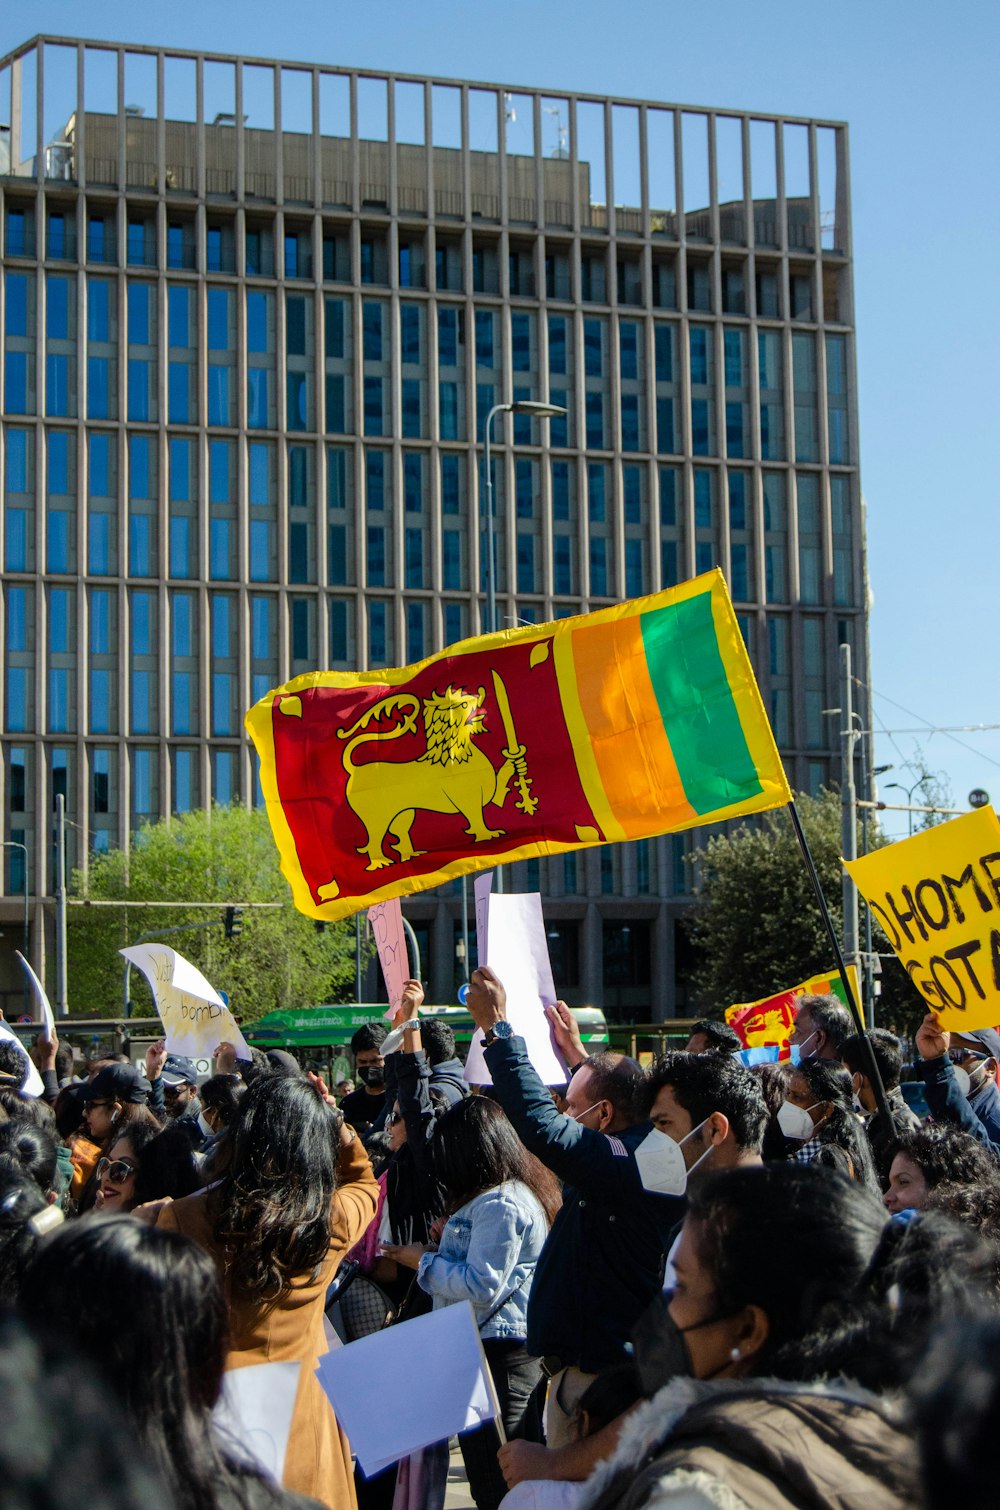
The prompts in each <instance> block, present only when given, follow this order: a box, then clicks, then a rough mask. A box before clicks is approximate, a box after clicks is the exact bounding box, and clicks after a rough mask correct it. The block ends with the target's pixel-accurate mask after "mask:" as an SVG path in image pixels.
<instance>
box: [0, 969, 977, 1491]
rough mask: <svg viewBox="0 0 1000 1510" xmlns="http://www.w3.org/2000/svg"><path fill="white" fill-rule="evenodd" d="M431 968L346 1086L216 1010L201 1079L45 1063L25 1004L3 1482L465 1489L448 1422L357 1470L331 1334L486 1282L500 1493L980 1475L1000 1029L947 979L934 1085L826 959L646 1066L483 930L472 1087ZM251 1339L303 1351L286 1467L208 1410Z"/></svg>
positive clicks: (487, 1485)
mask: <svg viewBox="0 0 1000 1510" xmlns="http://www.w3.org/2000/svg"><path fill="white" fill-rule="evenodd" d="M422 999H423V998H422V990H421V987H420V985H419V983H418V982H415V981H411V982H408V983H407V985H406V987H405V990H404V994H403V1002H402V1006H401V1007H400V1009H399V1012H398V1013H397V1015H396V1021H395V1023H394V1024H393V1025H392V1029H391V1032H390V1031H389V1030H387V1028H386V1027H385V1026H383V1025H382V1024H379V1023H370V1024H367V1025H366V1026H364V1027H362V1028H360V1029H359V1030H358V1032H357V1033H355V1035H354V1038H353V1040H352V1044H351V1050H352V1069H353V1076H354V1082H353V1083H352V1082H351V1081H350V1080H349V1078H348V1076H347V1075H346V1074H344V1075H339V1076H338V1078H337V1082H336V1084H335V1085H334V1086H333V1088H332V1089H331V1088H330V1086H329V1085H328V1084H327V1082H326V1080H325V1079H324V1078H323V1076H322V1075H321V1074H320V1073H318V1072H317V1071H316V1070H315V1069H308V1068H306V1067H304V1066H302V1065H301V1064H300V1063H299V1061H298V1060H297V1059H296V1058H295V1056H293V1055H292V1054H289V1053H286V1052H283V1051H280V1050H271V1051H270V1052H269V1053H267V1054H262V1053H260V1052H258V1051H256V1050H254V1051H252V1058H251V1059H250V1060H240V1059H238V1058H237V1056H236V1052H235V1050H234V1049H233V1047H232V1046H231V1045H229V1044H222V1045H220V1046H219V1049H218V1051H217V1054H216V1056H215V1062H214V1065H213V1073H212V1075H211V1076H210V1077H208V1078H207V1079H202V1080H201V1081H200V1082H199V1076H198V1074H197V1071H196V1068H195V1066H194V1064H193V1063H192V1062H191V1061H190V1060H186V1059H183V1058H181V1057H178V1056H177V1055H174V1054H168V1053H167V1051H166V1047H165V1044H164V1043H162V1042H160V1043H158V1044H154V1045H153V1046H152V1047H151V1048H150V1049H149V1051H148V1052H147V1054H146V1063H145V1074H143V1073H142V1072H141V1071H140V1069H139V1068H137V1067H136V1066H135V1065H133V1064H131V1063H129V1062H128V1060H127V1059H126V1058H125V1057H124V1056H114V1055H111V1056H107V1057H105V1058H102V1059H93V1060H92V1061H91V1063H90V1064H89V1065H88V1066H87V1067H86V1070H85V1072H84V1073H83V1074H81V1075H79V1076H75V1075H74V1073H73V1070H74V1065H73V1061H72V1056H71V1055H69V1054H68V1053H67V1051H66V1049H65V1048H64V1047H62V1046H61V1045H59V1043H58V1042H57V1041H56V1040H55V1039H54V1038H51V1037H47V1036H45V1034H44V1033H43V1034H42V1035H40V1037H39V1040H38V1043H37V1045H36V1046H35V1048H34V1049H33V1057H34V1058H35V1061H36V1065H37V1068H38V1071H39V1072H40V1075H41V1080H42V1087H43V1088H42V1094H41V1095H30V1094H28V1092H27V1090H26V1088H25V1087H26V1085H27V1083H28V1073H29V1065H28V1061H27V1059H26V1057H25V1054H24V1051H23V1050H22V1049H21V1048H19V1047H18V1045H17V1044H16V1043H14V1042H13V1041H11V1040H2V1041H0V1306H2V1316H0V1388H2V1389H3V1392H4V1401H5V1406H4V1414H5V1426H6V1428H7V1429H6V1431H5V1432H4V1433H2V1434H0V1484H2V1485H3V1486H4V1487H3V1497H4V1503H5V1504H6V1503H10V1504H11V1505H12V1506H17V1507H21V1506H23V1507H25V1510H28V1507H37V1510H41V1507H43V1506H53V1507H56V1506H61V1505H62V1503H63V1498H65V1499H67V1500H68V1497H69V1492H70V1487H71V1491H72V1493H73V1494H74V1497H75V1498H76V1497H80V1496H81V1495H83V1496H84V1497H85V1498H87V1499H90V1500H91V1501H94V1502H96V1503H100V1504H102V1505H108V1506H112V1507H116V1510H117V1507H118V1506H121V1507H122V1510H138V1507H139V1506H140V1505H141V1506H149V1505H151V1504H155V1505H157V1506H164V1507H177V1510H236V1507H250V1510H256V1507H265V1506H268V1507H270V1506H274V1507H279V1506H290V1507H294V1506H299V1505H307V1504H312V1505H315V1504H317V1503H318V1504H321V1505H325V1506H327V1507H330V1510H354V1507H356V1506H357V1507H360V1510H441V1506H442V1505H443V1504H444V1498H445V1493H446V1487H447V1482H448V1469H449V1443H448V1442H447V1441H444V1442H440V1443H437V1444H434V1445H432V1446H430V1447H424V1448H422V1449H421V1450H420V1451H416V1452H414V1453H413V1454H412V1455H411V1456H409V1457H407V1458H404V1459H402V1460H401V1461H400V1462H398V1463H395V1464H393V1465H392V1466H391V1467H389V1468H384V1469H382V1471H381V1472H379V1473H377V1474H374V1475H373V1476H371V1477H366V1476H365V1475H364V1473H363V1472H362V1471H361V1470H360V1468H358V1467H357V1465H356V1464H355V1463H354V1460H353V1456H352V1452H351V1447H350V1443H349V1441H348V1440H347V1438H346V1437H345V1435H344V1432H343V1431H342V1429H341V1428H340V1426H339V1425H338V1422H337V1419H336V1416H335V1414H334V1411H333V1408H332V1406H331V1404H330V1401H329V1399H328V1397H327V1395H326V1393H325V1392H324V1390H323V1388H322V1386H321V1383H320V1381H319V1377H318V1376H317V1373H316V1365H317V1362H318V1360H319V1358H320V1357H321V1356H322V1355H323V1354H324V1353H325V1352H326V1350H327V1349H328V1347H329V1346H330V1345H342V1344H343V1342H345V1341H346V1343H347V1344H348V1346H349V1345H350V1343H351V1342H353V1341H357V1340H358V1339H360V1338H362V1337H365V1336H367V1335H370V1334H371V1333H372V1332H375V1331H381V1330H383V1329H385V1328H387V1327H390V1328H391V1327H393V1326H399V1325H400V1324H402V1323H404V1322H405V1321H407V1320H409V1319H412V1318H415V1317H417V1316H420V1315H422V1314H425V1313H429V1312H431V1311H437V1310H440V1309H441V1308H443V1307H447V1306H451V1305H455V1304H457V1303H460V1302H467V1303H468V1304H469V1305H470V1306H471V1311H472V1315H473V1317H474V1320H475V1324H476V1327H477V1329H478V1332H479V1336H480V1338H481V1341H482V1345H483V1354H484V1358H485V1365H486V1367H487V1368H488V1370H489V1373H490V1375H491V1377H492V1384H493V1389H494V1394H495V1399H496V1407H497V1420H496V1422H495V1423H490V1424H487V1425H484V1426H481V1427H479V1428H478V1429H477V1430H474V1431H468V1432H465V1433H463V1434H462V1435H461V1436H460V1437H459V1439H458V1445H459V1447H460V1449H461V1452H462V1456H463V1459H464V1463H465V1470H466V1476H467V1479H468V1484H469V1492H470V1495H471V1498H472V1499H473V1500H474V1502H475V1505H476V1506H477V1510H500V1507H501V1506H502V1507H503V1510H542V1507H546V1506H551V1507H559V1510H643V1507H649V1510H719V1507H732V1510H741V1507H742V1510H776V1507H782V1506H789V1507H791V1506H796V1507H816V1510H819V1507H821V1506H822V1507H825V1506H842V1507H845V1510H846V1507H848V1506H851V1507H853V1506H857V1505H859V1504H861V1503H862V1502H864V1503H865V1505H866V1510H869V1507H870V1510H897V1507H902V1506H923V1507H926V1510H944V1507H945V1506H949V1507H950V1506H951V1505H952V1504H954V1503H961V1504H962V1505H963V1510H974V1507H976V1506H979V1505H984V1506H985V1505H986V1504H987V1503H992V1501H993V1497H994V1491H993V1485H992V1477H993V1473H992V1467H991V1454H990V1451H989V1449H990V1447H991V1445H992V1432H993V1431H994V1430H995V1429H996V1428H997V1426H998V1425H1000V1364H998V1363H997V1346H996V1344H997V1343H998V1342H1000V1307H998V1293H1000V1162H998V1161H1000V1092H998V1090H997V1083H996V1077H997V1068H998V1061H1000V1034H998V1033H997V1032H995V1031H993V1030H982V1031H978V1032H972V1033H967V1034H963V1035H960V1036H959V1035H948V1034H947V1033H944V1032H943V1031H942V1030H941V1028H940V1027H939V1025H938V1023H937V1022H936V1020H935V1019H934V1018H933V1017H931V1016H929V1017H928V1018H927V1019H925V1021H924V1023H923V1024H922V1026H921V1027H920V1029H919V1030H918V1032H917V1034H916V1039H915V1050H916V1054H917V1056H918V1058H917V1060H916V1073H918V1075H919V1079H920V1081H921V1082H922V1087H921V1088H922V1091H923V1096H924V1097H925V1102H926V1108H928V1109H929V1113H930V1115H929V1117H923V1118H922V1117H921V1116H920V1115H918V1114H917V1112H916V1111H915V1110H914V1109H913V1106H912V1104H911V1103H912V1102H913V1101H914V1099H915V1098H913V1097H911V1098H910V1100H909V1101H908V1100H907V1099H906V1097H904V1094H903V1090H902V1088H901V1075H902V1072H903V1050H902V1046H901V1044H900V1041H899V1040H898V1039H897V1038H896V1037H895V1036H894V1035H893V1034H892V1033H889V1032H887V1031H885V1030H880V1029H876V1030H873V1031H871V1032H870V1033H869V1034H868V1035H866V1036H862V1035H859V1034H858V1033H857V1032H856V1031H855V1025H854V1022H853V1019H852V1017H851V1016H850V1014H849V1013H848V1012H847V1011H846V1010H845V1009H844V1008H843V1007H842V1006H841V1005H840V1004H839V1003H838V1002H837V1000H836V999H835V998H833V997H820V996H813V997H803V998H802V999H801V1001H800V1004H799V1009H798V1014H797V1017H796V1022H795V1028H794V1031H793V1034H792V1038H791V1055H790V1057H789V1058H787V1059H785V1060H784V1061H779V1062H776V1063H773V1064H764V1065H758V1066H754V1067H752V1068H748V1067H747V1066H746V1065H744V1063H743V1062H742V1059H741V1056H740V1053H739V1050H740V1047H741V1045H740V1042H739V1039H738V1038H737V1037H736V1035H735V1033H734V1032H733V1031H732V1029H730V1028H728V1027H727V1026H726V1024H725V1023H722V1022H718V1021H715V1020H714V1019H705V1020H704V1021H702V1022H699V1023H697V1024H695V1026H694V1028H693V1029H692V1031H691V1034H690V1037H689V1039H688V1041H687V1043H686V1045H685V1047H684V1049H683V1050H682V1051H676V1052H670V1053H666V1054H664V1055H662V1056H661V1057H660V1058H659V1059H658V1060H656V1061H655V1062H654V1063H653V1064H652V1065H651V1066H650V1067H648V1068H643V1067H641V1066H640V1065H639V1064H637V1063H636V1062H634V1061H633V1060H632V1059H629V1058H628V1057H627V1056H625V1055H622V1054H618V1053H612V1052H601V1053H595V1054H590V1053H588V1051H587V1049H586V1048H585V1046H584V1044H583V1042H582V1040H581V1037H580V1034H579V1031H578V1028H577V1025H576V1020H575V1018H574V1016H573V1014H572V1013H571V1012H570V1011H569V1009H568V1008H567V1007H565V1005H564V1004H563V1003H558V1004H556V1005H555V1006H553V1007H550V1008H548V1009H547V1013H548V1018H549V1025H550V1030H551V1037H552V1040H553V1044H554V1046H555V1047H556V1049H557V1050H558V1053H559V1055H560V1057H561V1059H562V1061H563V1062H564V1063H565V1065H566V1080H565V1082H564V1083H562V1084H560V1085H557V1086H551V1085H546V1084H544V1083H543V1082H542V1080H541V1079H540V1078H539V1075H538V1073H537V1071H536V1069H535V1067H534V1065H533V1064H532V1062H531V1059H530V1057H529V1055H528V1051H527V1047H526V1044H525V1042H524V1040H523V1039H522V1038H520V1037H519V1036H518V1035H517V1034H516V1033H514V1032H513V1031H512V1029H511V1026H510V1024H509V1022H508V1021H507V1011H506V996H505V992H504V988H503V984H502V981H501V980H500V979H499V978H498V976H497V975H496V974H495V973H494V972H493V971H491V970H489V969H485V968H484V969H480V970H477V971H476V972H474V975H473V978H472V982H471V985H470V989H469V997H468V1008H469V1011H470V1012H471V1014H472V1017H473V1019H474V1021H475V1024H476V1032H477V1033H478V1034H481V1035H482V1037H483V1042H484V1055H485V1062H486V1065H487V1067H488V1070H489V1074H490V1077H491V1084H490V1085H488V1086H485V1087H470V1086H469V1085H468V1084H467V1083H466V1081H465V1079H464V1074H463V1066H462V1062H461V1059H460V1057H459V1056H458V1053H457V1051H456V1046H455V1041H454V1037H453V1035H452V1033H451V1030H450V1028H449V1027H448V1026H447V1025H446V1024H445V1023H444V1022H442V1021H441V1020H439V1019H436V1018H434V1017H431V1016H426V1017H421V1016H420V1015H419V1009H420V1006H421V1004H422ZM334 1333H336V1335H334ZM346 1356H347V1355H345V1357H346ZM259 1363H288V1364H298V1365H300V1368H299V1373H298V1386H297V1392H296V1395H295V1400H294V1407H293V1409H292V1414H291V1426H290V1432H289V1435H288V1442H287V1449H286V1450H285V1454H284V1467H283V1471H282V1473H281V1483H280V1484H278V1483H277V1482H275V1480H274V1479H273V1478H271V1477H269V1475H268V1474H267V1473H266V1472H264V1470H263V1468H262V1467H261V1466H260V1464H259V1463H257V1462H256V1461H255V1460H254V1459H253V1458H252V1457H251V1456H249V1455H248V1452H247V1449H246V1444H245V1443H241V1442H240V1441H239V1440H238V1439H236V1438H235V1437H234V1436H233V1435H232V1434H231V1432H228V1431H227V1430H226V1428H224V1426H223V1425H222V1424H221V1422H220V1418H219V1416H218V1414H217V1412H216V1407H217V1405H218V1403H219V1400H220V1397H221V1394H222V1391H223V1383H224V1377H225V1372H226V1370H233V1369H240V1368H243V1367H247V1366H250V1365H253V1364H259ZM447 1369H448V1358H447V1357H428V1359H427V1367H426V1373H425V1375H424V1376H423V1377H421V1378H418V1379H395V1380H392V1381H387V1388H386V1390H385V1392H384V1393H382V1394H381V1395H380V1396H379V1397H377V1398H373V1399H372V1400H371V1402H370V1409H371V1413H372V1419H373V1421H374V1422H376V1423H377V1422H378V1420H379V1419H381V1416H380V1413H383V1412H385V1411H387V1410H391V1409H392V1405H391V1399H392V1396H393V1394H394V1393H395V1392H398V1391H405V1390H406V1389H418V1390H420V1391H421V1392H424V1393H428V1394H433V1391H434V1389H435V1383H436V1380H438V1379H440V1378H441V1377H443V1375H444V1374H446V1372H447ZM390 1385H391V1387H390ZM112 1422H113V1423H114V1424H115V1425H116V1426H117V1428H118V1430H117V1431H111V1430H109V1429H108V1428H109V1426H110V1425H111V1423H112ZM95 1437H96V1438H97V1439H98V1440H99V1444H100V1446H99V1450H95ZM123 1443H124V1444H126V1445H125V1446H124V1447H123ZM67 1454H68V1455H69V1457H68V1458H67ZM69 1459H71V1460H72V1461H73V1463H74V1465H75V1467H74V1474H73V1476H72V1484H71V1486H67V1485H66V1482H65V1479H66V1476H65V1475H64V1474H63V1472H62V1466H63V1463H64V1462H65V1461H68V1460H69ZM60 1485H62V1487H59V1486H60ZM8 1496H10V1497H9V1499H8Z"/></svg>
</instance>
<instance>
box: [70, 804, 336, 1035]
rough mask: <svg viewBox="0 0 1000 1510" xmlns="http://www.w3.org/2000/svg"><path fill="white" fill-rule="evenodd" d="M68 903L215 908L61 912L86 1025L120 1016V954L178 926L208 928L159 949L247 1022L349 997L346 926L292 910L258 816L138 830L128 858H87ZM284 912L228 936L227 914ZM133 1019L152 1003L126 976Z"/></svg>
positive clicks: (193, 817) (221, 814)
mask: <svg viewBox="0 0 1000 1510" xmlns="http://www.w3.org/2000/svg"><path fill="white" fill-rule="evenodd" d="M71 896H73V897H76V898H79V899H81V900H82V901H84V902H87V901H102V902H103V901H129V902H149V901H154V900H155V901H158V902H165V901H178V902H216V901H217V902H218V903H219V909H218V913H217V914H215V913H213V912H211V911H210V910H209V909H207V908H190V909H183V908H179V907H178V908H160V907H148V908H147V907H121V908H118V907H87V906H71V907H70V908H69V909H68V924H67V944H68V986H69V997H70V1010H71V1012H72V1013H73V1014H76V1015H83V1016H87V1017H92V1016H93V1017H99V1016H109V1015H114V1016H117V1015H118V1014H119V1013H120V1012H121V1010H122V1000H123V996H122V987H123V979H124V961H123V960H122V958H121V956H120V955H119V953H118V950H119V949H121V948H123V947H124V946H125V945H127V944H134V943H136V942H137V941H138V940H139V938H140V937H141V936H142V935H143V934H148V933H153V932H159V931H160V930H163V929H167V928H172V927H176V926H177V925H178V924H182V923H205V922H214V923H215V926H212V927H209V928H198V929H192V930H191V931H187V932H183V933H177V934H169V935H167V937H166V938H165V940H164V942H166V943H168V944H170V945H171V946H172V947H173V948H176V949H177V951H178V953H180V954H183V955H184V956H185V957H186V958H187V959H189V960H191V961H192V963H193V964H195V965H197V966H198V968H199V969H200V970H201V971H202V972H203V973H204V975H205V976H206V977H207V978H208V980H210V981H211V983H212V985H213V986H215V987H216V989H218V990H222V991H225V992H227V993H228V995H229V999H230V1005H231V1006H232V1008H233V1010H234V1011H235V1012H238V1013H239V1014H240V1015H241V1016H242V1017H243V1018H244V1019H245V1020H247V1021H250V1020H252V1019H254V1018H257V1017H260V1016H262V1015H263V1014H264V1013H265V1012H270V1011H273V1010H274V1009H276V1008H279V1007H304V1006H313V1005H317V1004H318V1003H321V1002H331V1001H344V1000H347V999H349V998H350V996H351V995H352V994H353V982H354V927H353V924H352V923H338V924H328V925H327V926H326V927H325V928H324V929H320V928H318V927H317V925H316V924H315V922H314V921H313V920H312V919H311V918H307V917H305V916H304V915H303V914H302V913H300V912H298V911H297V910H296V908H295V907H294V905H293V903H292V899H291V892H290V891H289V888H288V883H287V882H286V880H285V879H284V877H283V876H282V874H281V870H280V868H279V864H278V852H277V849H276V847H275V844H274V840H273V838H272V836H271V830H270V826H269V824H268V821H267V816H266V814H265V813H264V812H263V811H262V810H260V809H256V810H252V811H248V810H247V809H246V808H242V807H239V806H237V805H235V804H234V805H233V806H232V807H215V808H213V809H212V811H211V812H206V811H204V810H202V809H198V810H196V811H193V812H190V813H185V814H184V815H183V816H182V817H178V818H174V819H172V820H170V821H169V822H168V821H166V820H163V821H161V822H159V823H154V824H150V825H149V826H147V827H144V828H142V829H140V830H139V832H138V833H137V834H136V835H135V836H134V837H133V840H132V843H131V846H130V847H129V849H128V850H111V851H110V852H109V853H108V854H105V855H97V856H93V857H92V858H91V861H90V867H89V872H88V874H87V878H86V881H85V880H84V877H83V875H82V874H81V872H79V871H76V872H74V874H73V877H72V883H71ZM234 902H277V903H280V904H281V905H280V906H278V907H272V908H261V909H259V910H257V909H254V908H248V909H247V910H246V911H245V912H244V914H243V927H242V932H241V934H240V935H239V936H238V937H237V938H234V939H231V940H230V939H227V938H226V937H225V930H224V927H223V918H224V912H225V906H226V905H227V904H230V903H234ZM131 994H132V998H133V1002H134V1012H135V1015H136V1016H141V1015H144V1014H146V1013H151V1012H152V1010H153V1006H152V995H151V993H150V991H149V988H148V986H147V984H146V981H145V979H144V978H143V977H142V976H141V974H140V973H139V972H138V971H135V970H133V972H132V980H131Z"/></svg>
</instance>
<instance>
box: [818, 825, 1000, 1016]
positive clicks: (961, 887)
mask: <svg viewBox="0 0 1000 1510" xmlns="http://www.w3.org/2000/svg"><path fill="white" fill-rule="evenodd" d="M847 870H848V871H849V872H850V874H851V876H852V877H853V878H854V882H855V884H856V886H857V888H858V890H859V891H860V892H861V894H862V895H863V896H864V897H865V899H866V900H867V902H868V905H869V907H870V908H871V910H872V912H873V913H874V915H875V917H876V918H877V919H878V921H879V923H880V924H881V925H882V928H883V929H884V930H885V933H886V936H887V938H888V940H889V942H890V944H891V945H892V947H893V949H894V950H895V951H896V953H897V954H898V955H899V958H900V960H901V961H902V963H903V967H904V969H905V970H906V973H907V974H908V975H909V977H910V979H911V980H912V982H913V984H914V985H915V986H916V988H917V990H918V991H919V992H920V994H921V996H922V997H923V998H924V1000H925V1001H926V1002H927V1004H928V1006H929V1007H930V1008H931V1010H932V1011H933V1012H936V1013H937V1015H938V1018H939V1020H940V1022H941V1026H942V1027H943V1028H945V1029H949V1030H951V1031H953V1032H961V1031H963V1030H965V1031H969V1030H975V1029H976V1028H992V1027H995V1026H996V1025H997V1024H998V1023H1000V823H998V822H997V815H996V813H995V812H994V811H993V809H992V807H983V808H980V809H979V810H978V811H977V812H974V813H968V814H966V815H965V816H963V817H961V818H953V819H952V821H951V822H950V823H942V824H939V825H938V826H937V827H936V828H929V829H927V830H925V832H924V833H921V834H914V836H913V837H912V838H911V839H901V840H900V841H899V843H898V844H889V845H887V846H886V847H885V849H879V850H876V851H875V853H874V854H871V855H865V856H863V857H862V859H860V860H852V861H850V862H849V863H848V865H847Z"/></svg>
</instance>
